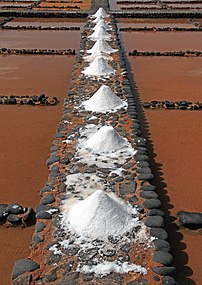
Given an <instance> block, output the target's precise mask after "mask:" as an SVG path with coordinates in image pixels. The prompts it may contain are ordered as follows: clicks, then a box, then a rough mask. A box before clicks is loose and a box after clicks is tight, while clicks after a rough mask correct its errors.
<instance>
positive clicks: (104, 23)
mask: <svg viewBox="0 0 202 285" xmlns="http://www.w3.org/2000/svg"><path fill="white" fill-rule="evenodd" d="M99 27H103V28H105V29H106V30H111V27H110V26H109V25H108V24H107V23H106V22H105V20H104V19H100V20H99V22H98V23H97V24H96V25H95V27H94V28H93V31H96V30H97V29H98V28H99Z"/></svg>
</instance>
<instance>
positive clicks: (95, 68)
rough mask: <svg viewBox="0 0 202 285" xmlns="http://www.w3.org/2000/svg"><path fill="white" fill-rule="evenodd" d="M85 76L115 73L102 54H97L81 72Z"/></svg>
mask: <svg viewBox="0 0 202 285" xmlns="http://www.w3.org/2000/svg"><path fill="white" fill-rule="evenodd" d="M82 73H83V74H85V75H87V76H98V77H99V76H108V75H110V74H115V70H114V69H113V68H112V67H111V66H110V65H109V64H108V63H107V61H106V59H104V57H103V56H97V57H96V58H95V59H94V60H93V62H92V63H91V64H90V65H89V66H88V67H86V69H85V70H84V71H83V72H82Z"/></svg>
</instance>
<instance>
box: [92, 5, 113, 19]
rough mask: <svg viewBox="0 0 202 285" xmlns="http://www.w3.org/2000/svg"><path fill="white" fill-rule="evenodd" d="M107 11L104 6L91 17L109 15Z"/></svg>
mask: <svg viewBox="0 0 202 285" xmlns="http://www.w3.org/2000/svg"><path fill="white" fill-rule="evenodd" d="M108 16H109V15H107V12H106V11H105V10H104V8H102V7H100V8H99V9H98V10H97V12H96V13H95V14H93V15H92V16H91V17H93V18H97V17H108Z"/></svg>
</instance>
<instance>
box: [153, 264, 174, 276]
mask: <svg viewBox="0 0 202 285" xmlns="http://www.w3.org/2000/svg"><path fill="white" fill-rule="evenodd" d="M152 270H153V271H154V272H155V273H156V274H159V275H163V276H167V275H169V276H170V275H171V276H173V275H174V273H175V271H176V268H175V267H174V266H169V267H167V266H155V267H153V268H152Z"/></svg>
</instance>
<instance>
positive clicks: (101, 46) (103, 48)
mask: <svg viewBox="0 0 202 285" xmlns="http://www.w3.org/2000/svg"><path fill="white" fill-rule="evenodd" d="M116 51H117V49H113V48H112V47H111V46H110V45H109V44H108V43H107V42H106V41H105V40H104V39H98V40H97V42H96V43H95V44H94V46H93V47H92V48H91V49H89V50H87V53H91V54H96V53H98V54H99V53H101V52H103V53H107V54H111V53H114V52H116Z"/></svg>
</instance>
